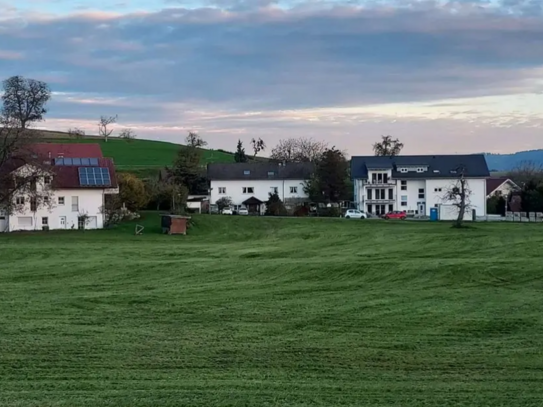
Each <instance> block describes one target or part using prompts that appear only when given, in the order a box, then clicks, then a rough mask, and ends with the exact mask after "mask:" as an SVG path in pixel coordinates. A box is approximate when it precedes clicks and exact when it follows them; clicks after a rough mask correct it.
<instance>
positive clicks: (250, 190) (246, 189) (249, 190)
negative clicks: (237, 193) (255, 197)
mask: <svg viewBox="0 0 543 407" xmlns="http://www.w3.org/2000/svg"><path fill="white" fill-rule="evenodd" d="M242 192H243V193H244V194H254V193H255V187H243V189H242Z"/></svg>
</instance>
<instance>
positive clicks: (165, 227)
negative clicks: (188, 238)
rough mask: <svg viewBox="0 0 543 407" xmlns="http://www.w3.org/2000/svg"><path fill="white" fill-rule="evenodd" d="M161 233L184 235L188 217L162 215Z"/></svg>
mask: <svg viewBox="0 0 543 407" xmlns="http://www.w3.org/2000/svg"><path fill="white" fill-rule="evenodd" d="M161 218H162V222H161V224H162V233H165V234H168V235H186V234H187V226H188V223H189V220H190V216H181V215H162V216H161Z"/></svg>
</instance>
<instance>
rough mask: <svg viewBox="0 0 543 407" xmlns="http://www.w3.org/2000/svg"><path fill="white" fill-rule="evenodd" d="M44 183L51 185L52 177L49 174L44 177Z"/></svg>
mask: <svg viewBox="0 0 543 407" xmlns="http://www.w3.org/2000/svg"><path fill="white" fill-rule="evenodd" d="M43 183H44V184H45V185H49V184H50V183H51V177H47V176H45V177H43Z"/></svg>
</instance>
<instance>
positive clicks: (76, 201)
mask: <svg viewBox="0 0 543 407" xmlns="http://www.w3.org/2000/svg"><path fill="white" fill-rule="evenodd" d="M72 212H79V197H78V196H72Z"/></svg>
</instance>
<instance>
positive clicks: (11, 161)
mask: <svg viewBox="0 0 543 407" xmlns="http://www.w3.org/2000/svg"><path fill="white" fill-rule="evenodd" d="M36 137H37V136H36V133H35V132H31V131H29V130H28V129H25V128H22V127H21V125H20V121H19V119H16V118H13V117H5V116H0V210H2V211H4V212H6V213H7V214H11V213H15V212H19V211H21V210H22V209H23V207H24V205H26V203H27V202H28V201H27V200H29V201H30V203H31V208H35V209H38V208H40V207H42V206H47V205H49V206H50V205H51V204H52V200H51V199H50V195H51V191H52V184H51V183H46V182H45V178H49V180H51V178H50V177H51V175H50V166H49V165H47V164H44V158H45V157H38V156H37V155H36V154H35V152H34V151H33V150H32V148H31V144H32V143H33V142H35V141H36ZM38 184H41V185H42V186H43V188H36V186H37V185H38ZM17 197H18V198H20V199H16V198H17Z"/></svg>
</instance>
